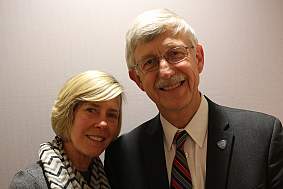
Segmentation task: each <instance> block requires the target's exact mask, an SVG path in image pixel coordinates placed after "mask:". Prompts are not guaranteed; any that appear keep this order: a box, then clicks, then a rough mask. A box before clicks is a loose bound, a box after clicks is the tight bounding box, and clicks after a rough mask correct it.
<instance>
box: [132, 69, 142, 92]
mask: <svg viewBox="0 0 283 189" xmlns="http://www.w3.org/2000/svg"><path fill="white" fill-rule="evenodd" d="M129 76H130V78H131V80H133V81H134V82H135V83H136V84H137V86H138V87H139V88H140V89H141V90H142V91H144V89H143V86H142V82H141V79H140V76H139V75H138V73H137V71H136V70H135V69H131V70H129Z"/></svg>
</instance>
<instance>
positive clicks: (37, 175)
mask: <svg viewBox="0 0 283 189" xmlns="http://www.w3.org/2000/svg"><path fill="white" fill-rule="evenodd" d="M13 188H48V187H47V184H46V181H45V178H44V174H43V170H42V168H41V166H40V164H39V162H36V163H33V164H31V165H29V166H28V167H26V168H24V169H21V170H19V171H18V172H17V173H16V174H15V176H14V177H13V179H12V181H11V184H10V189H13Z"/></svg>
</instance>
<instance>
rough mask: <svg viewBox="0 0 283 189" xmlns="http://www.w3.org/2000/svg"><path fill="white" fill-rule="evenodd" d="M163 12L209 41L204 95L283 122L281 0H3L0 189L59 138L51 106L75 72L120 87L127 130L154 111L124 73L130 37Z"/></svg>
mask: <svg viewBox="0 0 283 189" xmlns="http://www.w3.org/2000/svg"><path fill="white" fill-rule="evenodd" d="M130 7H131V8H130ZM158 7H167V8H170V9H172V10H174V11H176V12H177V13H178V14H180V15H182V16H183V17H185V18H186V19H187V20H188V21H189V22H190V23H191V25H192V26H193V27H194V28H195V31H196V33H197V34H198V36H199V39H200V41H201V42H202V43H203V44H204V47H205V68H204V69H205V70H204V72H203V74H202V78H201V80H202V81H201V82H202V84H201V91H202V92H203V93H204V94H206V95H207V96H209V97H210V98H211V99H212V100H214V101H216V102H218V103H220V104H225V105H228V106H234V107H240V108H246V109H252V110H257V111H263V112H266V113H270V114H273V115H275V116H277V117H279V118H280V119H281V120H283V111H282V108H283V99H282V93H283V90H282V81H283V74H282V69H283V37H282V36H283V22H282V18H283V11H282V10H283V1H282V0H237V1H235V0H216V1H211V0H202V1H198V0H174V1H172V0H154V1H147V0H140V1H137V0H119V1H115V0H104V1H96V0H83V1H79V0H60V1H58V0H0V86H1V92H0V116H1V117H0V118H1V119H0V128H1V132H0V136H1V137H0V154H1V161H0V162H1V165H0V188H7V186H8V183H9V182H10V179H11V177H12V176H13V175H14V173H15V172H16V170H18V169H20V168H22V167H25V166H27V165H28V164H29V163H31V162H32V161H35V160H36V159H37V151H38V147H39V144H40V143H42V142H45V141H47V140H50V139H51V138H52V136H53V132H52V131H51V127H50V118H49V117H50V109H51V106H52V103H53V101H54V98H55V96H56V95H57V92H58V90H59V88H60V87H61V86H62V84H63V82H64V81H65V80H66V79H67V78H68V77H70V76H71V75H73V74H75V73H78V72H81V71H85V70H88V69H100V70H104V71H107V72H109V73H112V74H114V75H115V76H116V77H117V78H118V80H120V81H121V82H122V84H123V85H124V86H125V88H126V94H127V102H126V103H125V106H124V119H123V130H122V131H123V132H126V131H129V130H131V129H133V128H134V127H136V126H137V125H138V124H139V123H141V122H143V121H144V120H146V119H148V118H150V117H152V116H154V115H155V114H156V112H157V111H156V109H155V107H154V106H153V104H152V103H151V102H150V101H149V100H148V98H147V97H146V96H145V95H144V94H143V93H142V92H140V91H139V90H138V88H137V87H136V86H135V84H134V83H133V82H131V81H130V80H129V78H128V76H127V69H126V65H125V59H124V35H125V32H126V29H127V27H128V25H129V23H130V22H131V21H132V19H133V18H134V17H135V16H136V15H137V14H139V13H141V12H142V11H144V10H146V9H151V8H158Z"/></svg>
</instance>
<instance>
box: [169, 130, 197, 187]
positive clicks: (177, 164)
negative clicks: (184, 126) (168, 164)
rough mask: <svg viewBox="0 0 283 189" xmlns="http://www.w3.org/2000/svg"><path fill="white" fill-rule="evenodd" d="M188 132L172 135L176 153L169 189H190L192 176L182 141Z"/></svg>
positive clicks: (183, 141)
mask: <svg viewBox="0 0 283 189" xmlns="http://www.w3.org/2000/svg"><path fill="white" fill-rule="evenodd" d="M187 136H188V133H187V132H186V131H181V132H177V133H176V134H175V137H174V142H175V144H176V154H175V158H174V160H173V165H172V172H171V189H192V178H191V174H190V170H189V166H188V163H187V158H186V155H185V152H184V143H185V141H186V138H187Z"/></svg>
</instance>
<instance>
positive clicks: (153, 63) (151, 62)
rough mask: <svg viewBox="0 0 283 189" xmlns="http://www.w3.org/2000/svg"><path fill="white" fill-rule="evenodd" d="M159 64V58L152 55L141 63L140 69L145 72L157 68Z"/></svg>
mask: <svg viewBox="0 0 283 189" xmlns="http://www.w3.org/2000/svg"><path fill="white" fill-rule="evenodd" d="M158 64H159V60H158V58H157V57H150V58H147V59H145V60H143V61H142V62H141V63H140V64H139V65H140V70H141V71H142V72H144V73H145V72H150V71H153V70H154V69H156V68H157V67H158Z"/></svg>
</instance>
